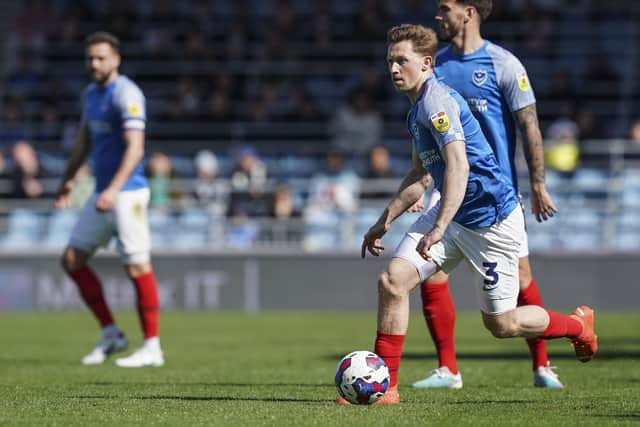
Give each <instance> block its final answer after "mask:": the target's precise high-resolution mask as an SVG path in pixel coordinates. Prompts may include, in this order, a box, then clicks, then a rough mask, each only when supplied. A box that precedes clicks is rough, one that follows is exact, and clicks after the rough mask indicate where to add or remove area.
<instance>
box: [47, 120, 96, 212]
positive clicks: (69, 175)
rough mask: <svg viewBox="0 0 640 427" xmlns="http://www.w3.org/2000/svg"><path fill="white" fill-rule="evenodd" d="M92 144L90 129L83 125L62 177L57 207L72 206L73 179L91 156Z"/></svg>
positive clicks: (56, 200)
mask: <svg viewBox="0 0 640 427" xmlns="http://www.w3.org/2000/svg"><path fill="white" fill-rule="evenodd" d="M90 148H91V144H90V142H89V129H88V128H87V125H86V124H84V123H83V124H81V125H80V127H79V129H78V134H77V135H76V142H75V144H74V146H73V150H72V151H71V157H69V160H68V161H67V166H66V168H65V170H64V174H63V176H62V182H61V183H60V186H59V187H58V190H57V191H56V199H55V207H56V208H58V209H64V208H68V207H69V206H71V189H72V188H73V178H74V177H75V176H76V173H77V172H78V169H80V166H82V165H83V164H84V162H85V161H86V160H87V157H88V156H89V150H90Z"/></svg>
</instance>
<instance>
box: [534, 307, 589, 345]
mask: <svg viewBox="0 0 640 427" xmlns="http://www.w3.org/2000/svg"><path fill="white" fill-rule="evenodd" d="M545 310H546V312H547V313H549V326H547V329H546V330H545V331H544V332H543V333H542V334H540V335H539V337H540V338H543V339H546V340H548V339H552V338H562V337H567V338H571V339H573V338H577V337H578V336H580V334H581V333H582V323H580V322H579V321H577V320H576V319H574V318H572V317H569V316H565V315H564V314H560V313H556V312H554V311H551V310H547V309H546V308H545Z"/></svg>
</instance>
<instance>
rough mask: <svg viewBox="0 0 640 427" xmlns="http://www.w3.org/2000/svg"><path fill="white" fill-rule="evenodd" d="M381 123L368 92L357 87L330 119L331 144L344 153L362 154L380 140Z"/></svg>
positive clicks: (379, 115)
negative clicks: (346, 102)
mask: <svg viewBox="0 0 640 427" xmlns="http://www.w3.org/2000/svg"><path fill="white" fill-rule="evenodd" d="M382 125H383V121H382V116H381V114H380V113H379V112H378V111H376V110H375V109H374V108H373V105H372V102H371V98H370V96H369V94H368V93H367V92H366V91H365V90H363V89H360V88H358V89H356V90H355V91H354V92H353V93H352V94H351V97H350V100H349V103H348V104H347V105H344V106H342V107H341V108H339V109H338V111H337V112H336V114H335V116H334V117H333V119H332V120H331V124H330V125H329V132H330V133H331V135H332V145H333V146H334V147H336V148H339V149H340V150H342V151H343V152H344V153H347V154H355V155H359V156H362V155H364V154H365V153H367V152H368V151H369V150H370V149H371V148H372V147H373V146H375V145H377V144H380V142H381V141H382Z"/></svg>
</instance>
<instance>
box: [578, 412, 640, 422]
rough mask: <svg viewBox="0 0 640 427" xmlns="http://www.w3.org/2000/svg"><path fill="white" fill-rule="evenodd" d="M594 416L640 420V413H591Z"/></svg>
mask: <svg viewBox="0 0 640 427" xmlns="http://www.w3.org/2000/svg"><path fill="white" fill-rule="evenodd" d="M590 416H591V417H594V418H605V419H611V418H613V419H617V420H640V413H637V414H610V415H609V414H607V415H605V414H594V415H590Z"/></svg>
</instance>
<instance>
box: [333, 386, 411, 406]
mask: <svg viewBox="0 0 640 427" xmlns="http://www.w3.org/2000/svg"><path fill="white" fill-rule="evenodd" d="M336 403H337V404H338V405H344V406H346V405H351V402H349V401H348V400H347V399H345V398H344V397H342V396H338V397H336ZM398 403H400V395H399V394H398V386H395V387H392V388H390V389H389V390H387V392H386V393H385V394H383V395H382V397H381V398H380V400H378V401H376V402H374V404H378V405H397V404H398Z"/></svg>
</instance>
